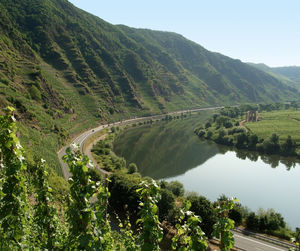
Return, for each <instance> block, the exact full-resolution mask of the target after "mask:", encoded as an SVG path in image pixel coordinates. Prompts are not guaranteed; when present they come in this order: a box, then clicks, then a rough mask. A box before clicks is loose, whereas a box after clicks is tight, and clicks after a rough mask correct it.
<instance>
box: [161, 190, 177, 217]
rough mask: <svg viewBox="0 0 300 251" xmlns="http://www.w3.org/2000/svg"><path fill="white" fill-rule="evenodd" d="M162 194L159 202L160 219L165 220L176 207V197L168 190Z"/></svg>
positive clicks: (162, 191)
mask: <svg viewBox="0 0 300 251" xmlns="http://www.w3.org/2000/svg"><path fill="white" fill-rule="evenodd" d="M160 192H161V199H160V200H159V201H158V203H157V206H158V208H159V211H158V213H159V218H160V219H161V220H163V219H166V218H167V217H168V215H169V212H170V211H171V210H172V209H173V208H174V207H175V196H174V194H173V193H172V192H171V191H169V190H167V189H161V191H160Z"/></svg>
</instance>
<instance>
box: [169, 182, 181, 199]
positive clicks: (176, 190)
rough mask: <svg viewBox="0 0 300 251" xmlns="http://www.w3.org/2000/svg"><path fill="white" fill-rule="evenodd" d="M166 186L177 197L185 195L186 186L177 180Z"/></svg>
mask: <svg viewBox="0 0 300 251" xmlns="http://www.w3.org/2000/svg"><path fill="white" fill-rule="evenodd" d="M166 188H167V189H168V190H170V191H171V192H172V193H173V194H174V195H175V196H176V197H178V196H183V195H184V186H183V184H182V183H180V182H179V181H177V180H174V181H171V182H169V183H168V184H167V187H166Z"/></svg>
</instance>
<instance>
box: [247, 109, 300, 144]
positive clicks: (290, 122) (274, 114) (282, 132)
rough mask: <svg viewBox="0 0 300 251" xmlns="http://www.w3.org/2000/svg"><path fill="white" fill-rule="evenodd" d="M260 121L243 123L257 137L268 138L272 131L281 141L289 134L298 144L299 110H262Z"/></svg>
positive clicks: (299, 128) (299, 136)
mask: <svg viewBox="0 0 300 251" xmlns="http://www.w3.org/2000/svg"><path fill="white" fill-rule="evenodd" d="M259 116H260V117H261V119H262V120H261V121H258V122H255V123H251V122H248V123H245V124H244V125H245V126H246V127H247V128H248V129H249V130H251V132H253V133H255V134H256V135H257V136H258V137H259V138H264V139H266V138H269V137H270V136H271V135H272V134H273V133H276V134H277V135H279V141H280V143H282V142H283V141H284V140H285V139H286V138H287V137H288V135H290V136H291V137H292V138H293V139H294V140H295V141H296V143H297V146H299V145H300V133H299V132H300V110H294V109H293V110H292V109H289V110H280V111H271V112H262V113H260V114H259Z"/></svg>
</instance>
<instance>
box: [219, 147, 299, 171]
mask: <svg viewBox="0 0 300 251" xmlns="http://www.w3.org/2000/svg"><path fill="white" fill-rule="evenodd" d="M218 150H219V153H221V154H225V153H226V152H228V151H233V150H234V151H235V153H236V157H237V158H239V159H242V160H246V159H249V160H251V161H254V162H256V161H257V160H258V159H259V158H260V159H261V160H262V161H263V162H264V163H266V164H268V165H270V167H272V168H276V167H278V166H279V164H280V163H281V164H283V165H284V166H285V167H286V170H287V171H290V170H291V168H295V167H296V164H297V163H299V160H298V159H295V158H287V157H282V156H279V155H263V154H260V153H258V152H255V151H247V150H240V149H234V148H232V147H227V146H221V145H218Z"/></svg>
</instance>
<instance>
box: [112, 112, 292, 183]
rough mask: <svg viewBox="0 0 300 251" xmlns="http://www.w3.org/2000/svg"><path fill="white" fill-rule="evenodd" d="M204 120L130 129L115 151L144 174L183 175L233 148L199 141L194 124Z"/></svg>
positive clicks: (249, 154)
mask: <svg viewBox="0 0 300 251" xmlns="http://www.w3.org/2000/svg"><path fill="white" fill-rule="evenodd" d="M204 119H205V116H200V117H192V118H189V119H183V120H181V119H179V120H175V121H174V120H173V121H171V122H159V123H155V124H153V125H144V126H141V127H136V128H130V129H128V130H125V131H124V132H123V133H121V134H120V135H119V136H118V138H117V139H116V141H115V145H114V151H115V152H116V154H117V155H119V156H123V157H124V158H125V159H126V161H127V163H131V162H134V163H136V164H137V165H138V168H139V171H140V173H141V174H142V175H143V176H150V177H152V178H155V179H162V178H170V177H174V176H178V175H182V174H184V173H185V172H187V171H188V170H190V169H192V168H194V167H197V166H200V165H201V164H203V163H204V162H206V161H207V160H208V159H210V158H212V157H213V156H215V155H216V154H218V153H221V154H225V153H226V152H227V151H230V150H233V149H232V148H229V147H227V146H222V145H216V144H215V143H212V142H207V141H201V140H200V139H199V138H198V137H197V136H196V135H195V134H194V133H193V130H194V128H196V126H197V124H199V123H202V122H201V121H203V120H204ZM236 156H237V157H238V158H240V159H246V158H248V159H249V160H251V161H257V160H258V158H259V157H260V158H261V160H262V161H263V162H265V163H266V164H269V165H270V166H271V167H272V168H275V167H277V166H278V165H279V163H282V164H284V165H285V166H286V167H287V170H290V169H291V168H292V167H295V164H296V163H295V161H294V160H293V159H289V158H281V157H280V156H276V155H272V156H270V155H262V156H261V155H259V153H257V152H254V151H246V150H237V151H236Z"/></svg>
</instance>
